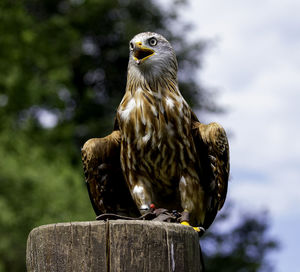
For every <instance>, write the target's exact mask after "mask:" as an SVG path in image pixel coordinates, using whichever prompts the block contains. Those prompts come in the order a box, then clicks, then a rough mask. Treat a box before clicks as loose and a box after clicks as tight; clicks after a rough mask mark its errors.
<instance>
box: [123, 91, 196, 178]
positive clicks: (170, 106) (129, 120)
mask: <svg viewBox="0 0 300 272" xmlns="http://www.w3.org/2000/svg"><path fill="white" fill-rule="evenodd" d="M189 114H190V112H189V111H188V109H187V108H186V105H185V104H184V100H183V99H182V98H181V97H174V96H171V95H166V96H161V95H157V97H155V95H150V94H148V93H144V92H143V91H142V90H138V91H137V92H136V93H135V95H134V96H128V97H126V96H125V97H124V99H123V101H122V102H121V104H120V107H119V109H118V121H119V124H120V130H121V135H122V144H121V145H122V151H121V161H123V163H124V164H126V165H124V167H127V168H129V169H139V171H142V172H144V174H145V175H148V176H149V175H151V176H153V178H155V179H159V180H162V181H165V182H166V183H168V182H170V180H171V179H172V178H173V177H175V176H179V175H180V172H181V169H182V168H184V167H185V166H186V164H187V160H189V156H190V155H191V154H189V152H188V151H187V150H188V149H189V147H190V133H191V132H190V127H191V125H190V116H189Z"/></svg>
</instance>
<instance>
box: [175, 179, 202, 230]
mask: <svg viewBox="0 0 300 272" xmlns="http://www.w3.org/2000/svg"><path fill="white" fill-rule="evenodd" d="M179 191H180V197H181V206H182V208H183V209H184V210H183V212H182V214H181V220H180V223H181V224H182V225H185V226H190V215H191V213H193V215H194V217H195V220H193V221H196V222H199V221H200V222H203V220H204V212H203V205H202V201H201V199H203V190H202V189H201V187H200V184H199V181H198V180H197V179H195V178H193V177H192V176H190V175H187V174H186V175H184V176H182V177H181V179H180V182H179ZM193 228H194V230H195V231H197V232H198V233H200V232H202V231H203V228H201V227H193Z"/></svg>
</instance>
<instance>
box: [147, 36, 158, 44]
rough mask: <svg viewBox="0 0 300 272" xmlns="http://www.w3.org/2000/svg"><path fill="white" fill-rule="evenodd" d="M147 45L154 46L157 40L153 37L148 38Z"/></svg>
mask: <svg viewBox="0 0 300 272" xmlns="http://www.w3.org/2000/svg"><path fill="white" fill-rule="evenodd" d="M148 43H149V44H150V45H151V46H155V45H156V44H157V39H155V38H154V37H152V38H150V39H149V40H148Z"/></svg>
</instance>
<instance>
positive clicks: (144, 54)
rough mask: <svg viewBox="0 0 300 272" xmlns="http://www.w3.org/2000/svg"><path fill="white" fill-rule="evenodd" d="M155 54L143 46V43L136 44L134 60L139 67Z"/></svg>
mask: <svg viewBox="0 0 300 272" xmlns="http://www.w3.org/2000/svg"><path fill="white" fill-rule="evenodd" d="M154 53H155V52H154V50H152V49H150V48H147V47H145V46H143V45H142V43H141V42H136V43H135V45H134V48H133V59H134V60H135V62H136V63H137V64H138V65H139V64H141V63H142V62H144V61H145V60H146V59H148V58H149V57H151V56H152V55H154Z"/></svg>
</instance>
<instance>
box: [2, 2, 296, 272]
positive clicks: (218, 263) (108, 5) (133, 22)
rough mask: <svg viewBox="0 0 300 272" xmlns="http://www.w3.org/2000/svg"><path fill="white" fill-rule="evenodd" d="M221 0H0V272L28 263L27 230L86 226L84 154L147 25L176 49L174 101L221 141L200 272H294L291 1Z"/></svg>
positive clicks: (107, 123)
mask: <svg viewBox="0 0 300 272" xmlns="http://www.w3.org/2000/svg"><path fill="white" fill-rule="evenodd" d="M223 2H224V1H220V0H219V1H217V0H216V1H210V2H209V3H208V1H202V0H200V1H197V0H190V1H175V0H174V1H171V0H169V1H160V2H159V1H158V0H157V1H154V0H151V1H140V0H132V1H129V0H118V1H117V0H43V1H38V0H23V1H11V0H2V1H1V2H0V157H1V158H2V159H1V162H0V210H1V213H0V231H1V243H0V271H13V272H15V271H25V249H26V239H27V236H28V234H29V232H30V230H31V229H32V228H34V227H37V226H39V225H42V224H49V223H56V222H67V221H81V220H94V218H95V214H94V212H93V210H92V206H91V204H90V201H89V198H88V194H87V191H86V188H85V184H84V177H83V170H82V165H81V159H80V148H81V146H82V145H83V144H84V142H85V141H86V140H87V139H89V138H91V137H102V136H105V135H106V134H107V133H109V132H110V131H111V130H112V126H113V119H114V115H115V112H116V108H117V106H118V104H119V103H120V100H121V98H122V96H123V94H124V90H125V84H126V69H127V62H128V42H129V40H130V39H131V38H132V37H133V36H134V35H135V34H137V33H139V32H143V31H155V32H158V33H161V34H163V35H164V36H165V37H166V38H167V39H168V40H169V41H170V42H171V43H172V45H173V47H174V49H175V51H176V53H177V57H178V62H179V81H180V90H181V92H182V93H183V95H184V97H185V98H186V100H187V101H188V102H189V104H190V105H191V106H193V108H194V110H195V111H196V112H197V115H198V117H199V119H200V120H202V121H203V122H210V121H218V122H220V123H221V124H223V125H224V127H225V129H226V130H227V131H228V134H229V137H230V145H231V169H232V171H231V173H232V174H231V181H230V186H229V194H228V200H227V204H226V205H225V208H223V210H222V212H221V213H220V216H219V217H218V219H217V220H216V221H217V222H216V223H214V225H213V226H212V228H211V229H210V231H209V232H207V233H206V234H205V236H204V237H203V238H202V239H201V245H202V249H203V252H204V255H205V262H206V267H207V271H228V272H229V271H231V272H232V271H286V270H285V268H286V267H287V265H289V266H288V267H289V271H297V267H299V258H298V260H297V256H296V254H297V250H296V246H297V245H296V244H297V243H296V240H297V239H298V230H299V221H300V220H299V212H296V211H295V209H296V208H295V200H297V198H298V199H299V197H300V196H299V191H297V190H296V189H297V187H295V186H296V185H297V184H298V183H297V182H298V179H299V176H300V175H299V169H297V165H298V164H299V161H300V160H299V154H300V151H299V145H297V146H296V143H295V142H296V140H297V138H299V136H300V135H299V130H296V129H295V127H296V125H297V120H298V116H296V113H297V111H299V109H298V107H297V104H298V102H299V94H298V95H297V92H296V91H298V90H297V88H296V86H299V84H297V83H299V76H298V74H297V73H298V71H299V54H297V52H296V48H299V47H297V45H299V41H300V39H299V37H298V36H299V35H298V36H297V35H295V33H298V32H299V30H298V28H297V27H296V26H299V23H300V22H299V18H300V17H299V16H298V15H297V13H296V10H297V9H296V8H297V7H298V8H300V6H299V5H298V6H294V4H293V3H294V2H293V0H288V1H286V2H284V8H283V7H282V6H281V4H280V3H279V1H277V0H276V1H274V2H272V4H271V3H270V1H267V0H263V1H259V2H258V1H257V0H256V1H251V2H250V1H247V3H246V2H244V1H243V4H241V2H238V1H235V0H229V1H226V4H225V3H223ZM282 5H283V4H282ZM298 10H299V9H298ZM298 17H299V18H298ZM297 60H298V61H297ZM296 110H297V111H296ZM290 136H292V137H290ZM294 143H295V144H294ZM298 187H299V186H298ZM292 211H293V212H292ZM297 262H298V265H297V266H296V264H297ZM293 263H295V266H293ZM293 267H294V268H295V269H293Z"/></svg>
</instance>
